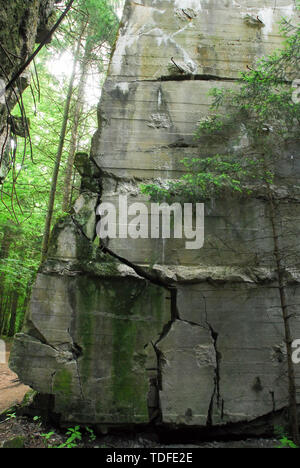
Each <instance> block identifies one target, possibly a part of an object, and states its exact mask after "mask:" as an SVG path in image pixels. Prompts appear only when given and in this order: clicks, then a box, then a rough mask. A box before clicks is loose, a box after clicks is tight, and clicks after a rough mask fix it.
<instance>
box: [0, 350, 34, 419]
mask: <svg viewBox="0 0 300 468" xmlns="http://www.w3.org/2000/svg"><path fill="white" fill-rule="evenodd" d="M9 354H10V349H9V346H8V351H7V353H6V363H5V364H0V413H1V412H2V411H4V410H5V409H7V408H10V407H11V406H13V405H15V404H18V403H21V402H22V400H23V398H24V395H25V393H26V392H28V390H30V388H29V387H27V386H26V385H23V384H21V383H20V382H19V380H18V376H17V375H16V374H15V373H14V372H12V371H11V370H10V369H9V367H8V364H7V363H8V359H9Z"/></svg>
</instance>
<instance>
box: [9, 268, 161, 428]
mask: <svg viewBox="0 0 300 468" xmlns="http://www.w3.org/2000/svg"><path fill="white" fill-rule="evenodd" d="M169 320H170V302H169V301H166V294H165V292H164V290H162V289H161V288H159V287H158V286H153V285H149V284H147V283H146V282H145V281H144V280H142V279H140V280H138V279H134V278H130V277H129V278H128V277H127V278H121V276H120V275H119V277H118V276H116V277H115V278H111V277H110V278H109V279H105V277H102V278H96V277H94V278H91V277H88V276H76V277H75V278H72V277H70V276H69V277H68V276H64V277H63V278H60V277H58V276H50V275H44V274H40V275H39V276H38V279H37V282H36V286H35V290H34V293H33V295H32V298H31V304H30V312H29V314H28V317H27V325H26V327H25V329H24V332H23V334H20V335H18V336H17V337H16V339H15V343H14V353H13V357H12V358H11V361H10V367H11V368H12V369H17V370H18V375H19V377H20V378H21V379H22V380H24V381H27V382H28V384H29V385H30V386H31V387H33V388H35V389H36V390H38V391H39V392H40V393H43V394H54V395H55V406H54V408H53V411H54V412H55V413H58V414H60V415H61V418H62V419H61V420H62V422H63V421H74V422H76V421H77V422H81V423H102V422H103V423H112V424H118V423H120V424H121V423H147V422H148V421H149V417H151V414H150V415H149V412H148V395H149V393H150V389H151V382H152V380H153V376H152V374H151V372H152V373H153V371H154V372H157V365H158V364H157V360H156V362H151V360H148V350H147V346H146V345H148V346H149V349H150V350H151V347H152V345H151V342H152V341H153V342H155V341H157V340H158V339H159V336H160V333H161V330H162V328H163V326H164V324H165V323H166V322H168V321H169ZM24 357H26V358H25V360H24ZM148 365H149V366H150V367H149V373H148Z"/></svg>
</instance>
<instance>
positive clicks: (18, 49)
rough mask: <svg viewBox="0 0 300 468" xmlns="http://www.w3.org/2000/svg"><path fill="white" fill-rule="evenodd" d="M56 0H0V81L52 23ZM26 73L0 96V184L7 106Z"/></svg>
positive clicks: (5, 159) (6, 163)
mask: <svg viewBox="0 0 300 468" xmlns="http://www.w3.org/2000/svg"><path fill="white" fill-rule="evenodd" d="M55 3H57V1H56V0H33V1H31V2H28V1H24V0H14V1H7V0H1V1H0V60H1V67H0V80H1V86H0V88H1V89H0V91H1V90H2V85H3V84H5V85H7V83H8V82H9V80H10V79H11V78H12V77H13V76H14V74H15V73H16V72H17V71H18V70H19V68H20V66H21V65H23V63H24V62H25V61H26V60H27V59H28V57H29V56H30V54H31V53H32V52H33V50H34V45H35V42H41V40H42V39H43V38H44V37H45V34H46V33H47V32H48V31H50V29H51V27H52V23H53V16H52V13H53V7H54V4H55ZM29 80H30V74H29V72H28V71H25V72H24V73H23V74H22V76H21V78H20V80H19V82H18V83H17V86H16V89H15V90H14V91H13V90H11V91H8V92H7V93H6V96H5V99H3V98H2V99H1V100H0V151H1V155H0V184H1V183H2V182H3V181H4V179H5V177H6V175H7V173H8V171H9V169H10V167H11V164H10V155H9V151H10V132H11V130H12V129H11V124H10V121H9V119H8V109H9V110H12V109H13V108H14V106H15V104H16V102H17V99H16V91H17V94H18V93H19V92H23V91H24V89H25V88H26V87H27V86H28V84H29Z"/></svg>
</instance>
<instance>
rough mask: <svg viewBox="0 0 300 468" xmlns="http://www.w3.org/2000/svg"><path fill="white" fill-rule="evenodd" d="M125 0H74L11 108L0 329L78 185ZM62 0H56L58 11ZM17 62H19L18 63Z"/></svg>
mask: <svg viewBox="0 0 300 468" xmlns="http://www.w3.org/2000/svg"><path fill="white" fill-rule="evenodd" d="M123 3H124V2H123V0H75V2H74V3H73V6H72V10H71V11H70V12H69V14H68V16H67V17H66V19H65V20H64V22H63V23H62V24H61V26H60V27H59V29H58V30H57V31H56V33H55V35H54V36H53V38H52V41H51V43H50V44H46V46H45V47H44V48H43V49H42V50H41V52H39V54H38V56H37V57H36V59H35V60H34V62H33V63H32V64H31V67H30V74H31V83H30V86H29V87H28V88H27V89H26V91H25V92H24V93H23V94H22V95H20V96H19V100H18V104H17V106H16V107H15V109H14V110H13V112H12V115H13V116H14V117H15V122H16V123H17V124H16V126H17V127H18V128H17V129H16V130H15V134H14V135H12V137H11V145H10V146H11V148H10V152H11V169H10V172H9V174H8V177H7V179H6V180H5V182H4V184H3V185H2V186H1V193H0V197H1V199H0V336H7V337H12V336H13V335H14V334H15V333H17V332H18V331H20V329H21V327H22V323H23V319H24V315H25V311H26V307H27V304H28V300H29V297H30V291H31V287H32V284H33V282H34V278H35V275H36V272H37V269H38V267H39V264H40V262H41V259H42V257H43V254H45V252H46V250H47V245H48V242H49V236H50V232H51V227H52V226H53V224H54V223H55V222H56V220H57V219H58V218H59V217H60V216H62V215H63V214H64V213H66V212H68V211H69V210H70V207H71V205H72V202H73V200H74V199H75V198H76V197H77V195H78V193H79V189H80V176H79V174H78V172H77V170H76V168H75V166H74V159H75V155H76V153H77V152H83V153H89V147H90V144H91V138H92V136H93V134H94V132H95V130H96V128H97V104H98V102H99V99H100V96H101V87H102V85H103V83H104V80H105V76H106V71H107V68H108V63H109V59H110V54H111V50H112V47H113V44H114V41H115V38H116V33H117V29H118V25H119V17H120V14H121V11H122V6H123ZM64 8H65V3H64V2H61V3H59V4H58V5H57V12H56V15H57V18H58V17H59V16H60V15H61V13H62V11H63V10H64ZM20 65H21V64H20Z"/></svg>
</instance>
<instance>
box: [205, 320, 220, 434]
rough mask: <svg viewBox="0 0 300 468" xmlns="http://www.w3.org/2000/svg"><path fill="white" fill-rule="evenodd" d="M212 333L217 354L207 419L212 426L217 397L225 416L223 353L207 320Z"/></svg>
mask: <svg viewBox="0 0 300 468" xmlns="http://www.w3.org/2000/svg"><path fill="white" fill-rule="evenodd" d="M206 323H207V325H208V327H209V330H210V333H211V338H212V341H213V345H214V348H215V355H216V367H215V376H214V389H213V393H212V396H211V400H210V404H209V408H208V415H207V421H206V425H207V426H212V425H213V409H214V403H215V399H216V404H217V408H220V403H221V418H223V415H224V400H223V399H222V401H221V392H220V380H221V378H220V360H221V354H220V352H219V351H218V345H217V343H218V336H219V335H218V333H217V332H216V331H215V330H214V329H213V327H212V326H211V324H210V323H208V322H207V321H206Z"/></svg>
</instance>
